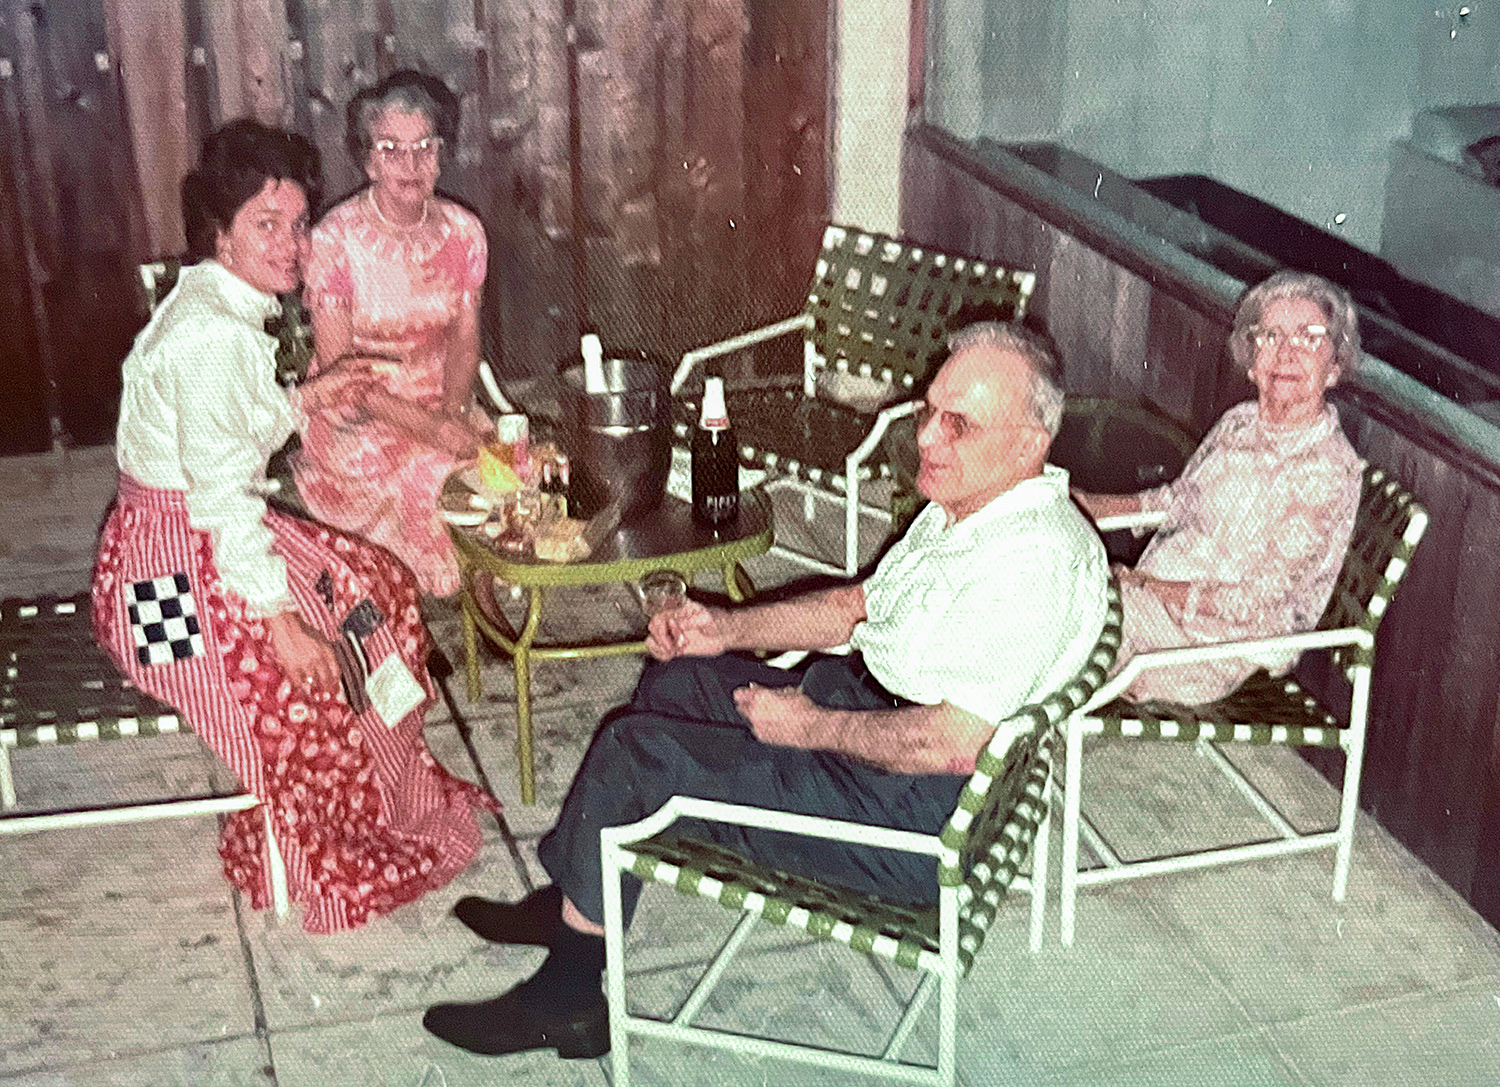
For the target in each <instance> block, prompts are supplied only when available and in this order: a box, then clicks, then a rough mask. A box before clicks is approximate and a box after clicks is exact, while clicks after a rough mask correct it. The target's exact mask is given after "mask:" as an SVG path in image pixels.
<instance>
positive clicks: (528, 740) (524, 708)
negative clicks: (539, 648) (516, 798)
mask: <svg viewBox="0 0 1500 1087" xmlns="http://www.w3.org/2000/svg"><path fill="white" fill-rule="evenodd" d="M545 599H546V590H544V589H542V588H540V587H538V588H534V589H532V590H531V593H530V599H529V600H528V601H527V603H526V625H525V626H524V627H522V628H521V632H520V634H519V635H518V636H517V638H516V651H515V652H514V653H512V654H511V663H512V664H514V666H515V670H516V753H517V755H518V756H519V758H520V762H521V803H522V804H535V803H536V759H535V753H534V750H533V748H532V734H531V643H532V641H533V640H534V639H535V638H536V632H537V627H539V626H540V625H541V621H542V603H543V601H544V600H545Z"/></svg>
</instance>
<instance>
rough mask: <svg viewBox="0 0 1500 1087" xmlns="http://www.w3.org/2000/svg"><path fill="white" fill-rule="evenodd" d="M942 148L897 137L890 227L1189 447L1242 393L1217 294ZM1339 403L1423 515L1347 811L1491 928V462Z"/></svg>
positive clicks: (1358, 443) (1499, 691) (1498, 648)
mask: <svg viewBox="0 0 1500 1087" xmlns="http://www.w3.org/2000/svg"><path fill="white" fill-rule="evenodd" d="M943 146H944V145H943V141H942V140H941V139H937V138H924V136H923V134H922V133H921V132H917V133H915V134H914V135H913V136H912V137H910V138H909V139H908V142H907V146H906V148H905V158H904V165H903V178H902V185H903V193H902V209H903V215H902V217H903V223H902V226H903V230H904V232H905V233H906V234H907V236H909V237H910V238H911V239H912V240H914V241H919V242H922V243H925V244H929V245H933V246H937V247H940V248H943V249H947V250H950V251H955V252H964V253H968V254H972V255H974V256H978V257H983V258H985V259H988V260H993V261H996V262H999V263H1005V264H1011V265H1014V266H1017V267H1024V268H1032V269H1035V270H1036V272H1037V280H1038V282H1037V293H1036V297H1035V301H1034V302H1033V304H1032V312H1033V313H1034V314H1035V315H1036V316H1037V317H1038V318H1039V319H1040V320H1041V322H1042V323H1043V324H1044V325H1045V326H1046V327H1047V328H1048V330H1049V331H1050V332H1051V333H1052V335H1053V336H1054V337H1055V338H1056V340H1057V342H1058V345H1059V349H1060V351H1061V353H1062V356H1063V360H1064V369H1065V377H1066V381H1067V385H1068V389H1069V391H1070V392H1074V393H1082V394H1095V395H1099V394H1104V395H1110V396H1115V397H1120V398H1124V399H1127V400H1131V401H1137V402H1144V403H1147V404H1149V405H1152V406H1154V407H1156V408H1158V409H1160V410H1161V411H1163V412H1165V413H1166V414H1168V415H1170V416H1171V417H1173V418H1174V419H1176V420H1177V421H1178V422H1180V423H1181V424H1183V425H1184V426H1185V427H1186V428H1187V429H1188V430H1190V431H1192V432H1194V433H1196V434H1199V435H1201V434H1203V433H1204V432H1205V431H1206V430H1207V429H1208V427H1209V426H1211V425H1212V424H1213V422H1214V420H1215V419H1217V418H1218V416H1219V415H1220V413H1222V412H1223V410H1224V409H1225V408H1227V407H1228V406H1229V405H1231V404H1233V403H1236V402H1238V401H1240V400H1242V399H1246V398H1248V397H1249V396H1250V395H1253V389H1252V387H1251V386H1250V385H1249V383H1248V381H1246V379H1245V378H1244V376H1243V375H1242V374H1240V373H1238V372H1237V371H1236V369H1235V368H1234V366H1233V364H1232V362H1231V361H1230V359H1229V356H1228V352H1227V349H1226V341H1227V336H1228V331H1229V327H1230V323H1229V322H1230V312H1229V308H1228V306H1227V305H1226V303H1225V301H1224V299H1223V297H1222V294H1221V293H1220V292H1216V291H1214V290H1209V289H1207V288H1205V289H1203V290H1202V291H1200V292H1198V293H1197V294H1196V295H1194V293H1193V292H1192V291H1191V290H1184V289H1182V288H1181V287H1180V286H1178V285H1175V280H1174V277H1172V276H1169V275H1166V274H1165V272H1164V274H1163V275H1161V276H1156V275H1153V274H1147V272H1146V271H1145V270H1143V269H1142V268H1141V267H1140V264H1141V260H1142V259H1143V258H1141V256H1140V254H1139V253H1137V254H1135V255H1134V256H1133V258H1132V260H1131V261H1130V262H1129V263H1131V264H1132V265H1134V266H1135V267H1131V268H1127V267H1126V266H1125V263H1123V262H1122V260H1121V259H1119V254H1116V255H1114V256H1111V255H1107V254H1106V252H1105V251H1104V247H1102V246H1098V245H1089V244H1085V243H1084V242H1082V241H1080V240H1079V239H1078V237H1076V236H1075V234H1076V228H1075V231H1073V232H1070V231H1069V230H1067V229H1064V228H1063V227H1061V226H1059V225H1058V224H1057V223H1055V222H1052V221H1049V219H1048V218H1047V217H1046V216H1043V215H1041V214H1039V213H1038V212H1037V211H1035V210H1033V207H1034V206H1035V203H1034V202H1019V201H1018V200H1016V199H1014V198H1012V196H1010V195H1007V194H1005V193H1002V192H1000V191H997V189H996V188H994V187H992V186H991V185H990V184H989V183H987V182H986V180H984V179H983V178H982V177H981V176H979V175H978V174H977V173H976V172H974V171H972V170H970V169H968V168H966V166H965V165H964V164H962V163H960V162H958V161H956V160H955V158H954V156H952V155H951V154H946V153H945V152H944V150H943ZM1147 263H1149V262H1147ZM1169 281H1173V282H1174V285H1173V286H1172V287H1171V288H1170V289H1169V288H1168V287H1167V286H1166V285H1165V284H1167V283H1168V282H1169ZM1339 403H1340V410H1341V413H1342V417H1343V421H1344V426H1345V429H1346V431H1347V433H1348V435H1349V437H1350V440H1351V441H1352V442H1353V443H1354V445H1355V448H1356V449H1358V450H1359V452H1360V454H1361V455H1362V456H1363V457H1365V458H1367V459H1368V460H1370V461H1372V462H1374V463H1377V464H1381V465H1383V466H1385V467H1386V468H1388V469H1389V470H1390V471H1391V472H1393V473H1394V474H1395V475H1396V477H1397V478H1399V479H1400V480H1401V481H1402V482H1403V484H1404V485H1405V486H1407V487H1408V488H1409V489H1410V490H1411V491H1413V492H1414V493H1415V494H1416V495H1417V496H1418V497H1419V499H1420V500H1421V501H1422V503H1423V504H1424V505H1425V506H1426V507H1427V509H1428V511H1429V512H1430V513H1431V515H1432V523H1431V525H1430V527H1429V528H1428V531H1427V535H1426V537H1425V539H1424V541H1423V543H1422V546H1421V549H1420V551H1419V552H1418V554H1417V557H1416V560H1415V562H1414V563H1413V564H1412V568H1411V570H1410V572H1409V574H1408V575H1407V578H1406V580H1405V582H1404V584H1403V586H1402V589H1401V595H1400V597H1399V598H1398V600H1397V602H1396V604H1395V605H1394V606H1393V608H1392V609H1391V612H1390V614H1389V615H1388V617H1387V618H1386V620H1385V622H1384V623H1383V624H1382V626H1381V628H1380V634H1379V643H1378V654H1379V656H1378V660H1377V667H1376V675H1375V682H1374V692H1373V696H1372V719H1371V723H1370V729H1369V742H1368V754H1367V763H1366V769H1365V776H1364V782H1363V788H1362V792H1361V803H1362V804H1363V806H1364V808H1365V809H1366V810H1367V811H1369V812H1372V813H1373V814H1374V815H1375V816H1376V817H1377V818H1378V819H1379V820H1380V822H1381V823H1382V824H1383V825H1384V826H1385V827H1386V828H1387V829H1389V830H1390V831H1391V832H1392V833H1394V834H1395V835H1396V836H1397V837H1398V838H1399V839H1400V840H1401V841H1402V842H1403V843H1404V844H1405V845H1406V846H1407V847H1408V848H1410V849H1411V850H1412V851H1413V852H1414V853H1415V854H1416V855H1417V856H1418V857H1420V858H1421V859H1422V860H1423V861H1424V862H1426V863H1427V864H1428V865H1429V866H1430V867H1431V868H1432V869H1433V870H1434V871H1435V872H1437V874H1438V875H1439V876H1441V877H1442V878H1443V879H1444V880H1445V881H1447V882H1448V883H1449V884H1450V885H1451V886H1453V887H1454V888H1455V889H1456V890H1458V891H1459V893H1461V894H1462V895H1464V897H1465V898H1467V899H1468V900H1469V901H1470V902H1471V903H1472V904H1473V905H1474V906H1475V908H1476V909H1478V910H1479V911H1480V912H1481V913H1483V914H1484V915H1485V916H1486V917H1487V918H1488V919H1489V920H1490V921H1491V923H1494V924H1497V925H1500V773H1497V767H1500V676H1497V672H1496V668H1495V661H1496V660H1497V659H1500V609H1497V608H1496V607H1495V602H1496V601H1497V600H1500V465H1491V464H1486V463H1483V462H1481V461H1478V460H1476V459H1475V458H1474V457H1473V456H1472V455H1470V454H1468V453H1467V452H1466V451H1464V450H1461V449H1459V448H1457V447H1455V446H1454V445H1453V443H1451V442H1450V441H1449V440H1447V439H1446V438H1445V437H1444V436H1443V435H1441V434H1439V433H1436V432H1435V431H1434V430H1433V428H1432V426H1431V425H1430V422H1429V421H1428V420H1425V419H1423V418H1422V417H1420V416H1419V415H1417V414H1414V413H1413V412H1412V411H1410V410H1409V409H1407V408H1406V407H1404V406H1402V405H1399V404H1395V403H1392V402H1390V401H1388V400H1386V399H1384V398H1383V397H1382V396H1381V395H1379V394H1378V393H1375V392H1372V391H1370V390H1368V389H1358V388H1349V389H1346V390H1344V394H1343V395H1342V396H1340V397H1339ZM1304 671H1305V673H1306V674H1305V678H1306V679H1307V681H1308V682H1309V683H1310V684H1312V685H1314V686H1315V687H1324V686H1326V685H1328V684H1329V683H1331V682H1332V681H1331V680H1330V679H1329V677H1328V676H1327V675H1326V674H1324V673H1323V672H1322V671H1320V670H1319V669H1318V668H1317V667H1316V665H1314V666H1312V667H1309V668H1307V669H1305V670H1304ZM1318 754H1319V753H1313V755H1312V756H1311V757H1310V761H1313V762H1314V763H1315V764H1316V765H1319V766H1320V768H1321V769H1323V770H1324V772H1325V773H1327V774H1328V775H1329V776H1330V777H1332V778H1334V779H1335V780H1337V775H1339V774H1340V773H1341V772H1342V769H1341V768H1342V760H1341V759H1339V758H1337V757H1331V758H1319V757H1317V756H1318Z"/></svg>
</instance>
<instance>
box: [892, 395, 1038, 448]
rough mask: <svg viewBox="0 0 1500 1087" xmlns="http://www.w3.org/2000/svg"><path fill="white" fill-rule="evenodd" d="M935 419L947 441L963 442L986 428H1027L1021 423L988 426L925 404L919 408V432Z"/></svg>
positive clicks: (965, 416)
mask: <svg viewBox="0 0 1500 1087" xmlns="http://www.w3.org/2000/svg"><path fill="white" fill-rule="evenodd" d="M933 419H936V420H937V421H938V432H939V433H940V434H942V436H943V441H945V442H961V441H963V440H964V439H965V438H969V437H972V436H973V435H975V434H979V433H981V432H983V431H986V430H1002V429H1007V430H1022V429H1025V428H1024V427H1023V426H1021V424H1019V423H990V424H988V425H986V426H981V425H980V424H978V423H976V422H974V420H973V419H970V418H969V417H968V416H967V415H963V414H961V413H959V412H956V411H943V410H941V409H939V408H936V407H933V406H932V405H931V404H923V405H922V406H921V407H919V408H918V409H917V413H916V420H917V433H918V434H920V433H921V432H922V431H924V430H926V429H927V424H928V423H930V422H932V420H933Z"/></svg>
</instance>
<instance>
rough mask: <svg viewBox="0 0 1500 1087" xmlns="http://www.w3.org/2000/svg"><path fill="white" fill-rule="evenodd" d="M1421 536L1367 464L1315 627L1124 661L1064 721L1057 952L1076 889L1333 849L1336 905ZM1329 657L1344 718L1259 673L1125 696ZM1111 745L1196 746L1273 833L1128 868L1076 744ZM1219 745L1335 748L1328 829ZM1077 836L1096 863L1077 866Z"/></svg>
mask: <svg viewBox="0 0 1500 1087" xmlns="http://www.w3.org/2000/svg"><path fill="white" fill-rule="evenodd" d="M1161 520H1162V514H1160V513H1146V514H1126V515H1124V516H1122V517H1112V518H1100V519H1099V521H1098V522H1097V524H1098V527H1099V529H1100V531H1111V530H1113V529H1121V528H1136V527H1142V528H1146V527H1154V526H1156V525H1158V524H1160V523H1161ZM1426 528H1427V512H1426V510H1424V509H1423V508H1422V506H1421V505H1420V504H1419V503H1418V502H1417V501H1416V500H1415V499H1414V498H1413V497H1412V495H1411V494H1409V493H1408V492H1407V491H1406V490H1405V489H1403V488H1402V487H1401V485H1400V484H1399V483H1397V482H1396V481H1395V480H1393V479H1391V478H1389V477H1388V476H1387V475H1386V473H1385V472H1384V471H1382V470H1381V469H1379V468H1375V467H1367V468H1366V469H1365V473H1364V487H1363V493H1362V495H1361V498H1360V504H1359V513H1358V516H1357V518H1356V521H1355V526H1354V533H1353V536H1352V537H1351V539H1350V541H1349V551H1348V554H1347V556H1346V557H1345V559H1344V566H1343V569H1342V570H1341V571H1340V573H1339V578H1338V582H1337V584H1336V585H1335V587H1334V590H1333V597H1332V599H1330V601H1329V603H1328V607H1327V609H1326V610H1325V611H1324V614H1323V617H1322V619H1321V621H1320V622H1319V623H1318V626H1317V629H1315V630H1312V631H1309V632H1307V633H1305V634H1292V635H1287V636H1284V637H1279V638H1265V639H1260V640H1255V641H1243V642H1226V643H1219V644H1214V645H1206V646H1195V647H1192V648H1186V649H1169V650H1161V651H1157V652H1153V653H1142V654H1140V655H1139V656H1137V657H1134V658H1132V659H1131V661H1130V662H1129V663H1128V664H1126V666H1125V667H1124V668H1123V669H1122V670H1121V671H1120V674H1119V675H1117V676H1115V677H1114V678H1112V679H1111V680H1110V681H1109V683H1108V684H1106V685H1105V686H1104V687H1103V688H1101V689H1100V690H1099V692H1098V693H1097V694H1095V695H1094V696H1093V698H1092V699H1091V700H1090V701H1089V703H1088V705H1087V706H1086V707H1085V708H1084V710H1083V712H1081V713H1078V714H1075V715H1074V716H1072V717H1070V718H1069V719H1068V721H1067V724H1066V726H1065V727H1066V734H1067V750H1066V755H1065V758H1066V767H1065V772H1064V784H1063V794H1064V796H1063V803H1064V806H1063V856H1062V921H1061V938H1062V942H1063V944H1064V945H1065V946H1066V945H1071V944H1072V942H1073V935H1074V924H1075V910H1076V904H1077V894H1078V889H1079V888H1080V887H1093V886H1098V885H1101V884H1107V883H1120V882H1124V881H1126V880H1132V879H1144V878H1147V877H1150V876H1157V875H1163V874H1165V873H1169V872H1181V871H1189V870H1192V869H1198V868H1208V867H1214V866H1217V865H1224V864H1235V863H1238V862H1241V861H1251V860H1258V859H1261V858H1265V857H1276V856H1285V855H1288V854H1295V853H1305V852H1308V851H1310V850H1315V849H1333V850H1335V851H1336V852H1335V860H1334V866H1333V898H1334V901H1336V902H1342V901H1343V899H1344V893H1345V890H1346V888H1347V886H1348V879H1349V861H1350V855H1351V853H1352V850H1353V847H1354V819H1355V815H1356V813H1357V812H1358V810H1359V781H1360V772H1361V769H1362V766H1363V761H1364V747H1365V726H1366V722H1367V719H1368V717H1369V706H1370V677H1371V672H1372V670H1373V668H1374V663H1375V631H1376V629H1377V628H1378V627H1379V626H1380V620H1381V619H1382V617H1383V616H1384V615H1385V613H1386V609H1387V608H1388V607H1389V606H1390V603H1391V601H1392V600H1393V599H1394V597H1395V595H1396V589H1397V587H1398V586H1399V584H1400V582H1401V579H1402V577H1403V576H1404V575H1405V573H1406V570H1407V567H1408V564H1409V563H1410V562H1411V557H1412V554H1413V553H1414V552H1415V551H1416V549H1417V544H1418V543H1419V542H1420V541H1421V539H1422V533H1423V532H1424V531H1425V530H1426ZM1320 649H1321V650H1329V651H1331V652H1332V654H1333V663H1334V665H1335V666H1336V670H1337V671H1338V672H1340V673H1342V676H1343V678H1344V679H1346V680H1347V681H1348V683H1349V704H1348V714H1347V719H1346V721H1344V722H1341V721H1340V720H1339V719H1338V718H1337V717H1336V716H1335V715H1334V714H1333V713H1332V712H1330V711H1329V710H1328V709H1327V708H1325V707H1324V706H1323V705H1322V704H1321V703H1319V701H1318V700H1317V699H1316V698H1314V697H1313V695H1312V694H1310V693H1309V692H1308V691H1306V690H1305V689H1304V688H1303V687H1302V686H1301V684H1299V683H1298V682H1297V680H1296V679H1295V678H1294V677H1293V676H1291V675H1287V676H1281V677H1272V676H1270V675H1268V674H1267V673H1266V672H1265V671H1264V670H1261V671H1258V672H1257V673H1255V674H1254V675H1252V676H1251V677H1250V678H1249V679H1247V680H1246V681H1245V682H1244V683H1243V684H1242V685H1241V686H1240V687H1239V688H1237V689H1236V690H1235V691H1233V692H1232V693H1231V694H1229V695H1228V696H1227V697H1225V698H1223V699H1221V700H1219V701H1218V702H1213V703H1209V704H1206V705H1192V706H1190V705H1178V704H1166V703H1160V702H1152V703H1147V704H1137V703H1132V702H1128V701H1125V700H1124V699H1122V698H1121V697H1120V695H1121V693H1122V692H1123V691H1124V690H1125V689H1126V688H1127V687H1129V686H1130V684H1131V683H1132V682H1134V681H1135V679H1136V677H1137V676H1139V675H1140V674H1141V673H1142V672H1143V671H1145V670H1147V669H1149V668H1159V667H1165V666H1175V665H1183V664H1190V663H1194V662H1198V661H1204V660H1213V659H1222V658H1226V657H1245V656H1254V655H1255V654H1256V653H1258V652H1266V651H1270V652H1275V651H1277V650H1320ZM1086 737H1087V738H1092V737H1106V738H1108V739H1110V740H1111V742H1118V741H1140V740H1146V741H1151V740H1169V741H1171V740H1175V741H1183V742H1196V744H1197V746H1198V750H1199V752H1200V753H1201V754H1202V755H1203V756H1204V757H1205V758H1206V759H1207V760H1208V761H1209V762H1211V763H1212V764H1213V765H1214V766H1215V767H1216V768H1218V769H1219V770H1220V771H1221V772H1222V773H1223V774H1224V775H1225V776H1226V777H1227V778H1228V780H1229V781H1230V783H1231V784H1232V785H1233V786H1234V788H1235V789H1236V790H1237V791H1238V792H1239V793H1240V795H1242V796H1243V797H1244V798H1245V799H1246V800H1247V801H1248V802H1249V804H1250V805H1251V806H1252V807H1254V809H1255V810H1256V811H1257V812H1258V813H1259V814H1260V815H1261V816H1262V817H1263V818H1265V820H1266V821H1267V822H1268V823H1269V825H1270V826H1271V828H1272V829H1273V830H1274V832H1275V834H1276V837H1274V838H1271V839H1269V840H1266V841H1261V842H1254V843H1249V844H1241V845H1231V846H1225V847H1222V848H1215V849H1207V850H1202V851H1198V852H1192V853H1185V854H1176V855H1172V856H1162V857H1153V858H1149V859H1143V860H1136V861H1126V860H1124V859H1122V858H1121V857H1120V856H1119V855H1118V854H1117V853H1116V851H1115V850H1114V849H1113V848H1112V847H1111V846H1110V845H1109V843H1108V842H1107V841H1106V839H1105V838H1104V836H1103V835H1102V834H1101V833H1100V832H1099V830H1098V829H1097V828H1096V827H1095V826H1094V824H1093V823H1092V822H1090V821H1089V820H1088V819H1087V818H1086V817H1084V815H1083V814H1082V810H1081V806H1082V769H1083V757H1084V739H1085V738H1086ZM1224 743H1249V744H1287V745H1291V746H1315V747H1324V748H1330V749H1338V750H1342V751H1343V753H1344V759H1345V762H1344V780H1343V788H1342V795H1341V799H1340V805H1339V821H1338V825H1337V826H1336V827H1333V828H1332V829H1329V830H1322V831H1317V832H1311V833H1303V832H1301V831H1298V830H1297V829H1296V828H1295V827H1293V826H1292V825H1291V823H1290V822H1288V821H1287V819H1286V818H1285V817H1283V816H1282V814H1281V813H1280V812H1278V811H1277V810H1276V808H1275V807H1274V806H1273V805H1272V804H1271V802H1270V801H1269V800H1268V799H1266V797H1265V796H1264V795H1262V794H1261V792H1260V791H1259V790H1258V789H1256V788H1255V786H1254V785H1252V784H1251V783H1250V781H1249V780H1248V779H1247V778H1246V777H1245V776H1244V775H1243V774H1241V773H1240V771H1239V770H1238V769H1236V768H1235V767H1234V765H1233V764H1231V763H1230V761H1229V760H1228V759H1227V758H1225V757H1224V755H1223V753H1222V752H1220V751H1219V750H1218V747H1217V745H1219V744H1224ZM1080 837H1081V838H1082V839H1083V841H1084V842H1085V843H1087V845H1088V847H1089V849H1090V850H1091V851H1092V852H1093V853H1094V855H1095V856H1096V857H1098V858H1099V860H1100V861H1101V862H1102V864H1101V865H1100V866H1099V867H1095V868H1088V869H1082V868H1080V867H1079V857H1078V845H1079V839H1080Z"/></svg>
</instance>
